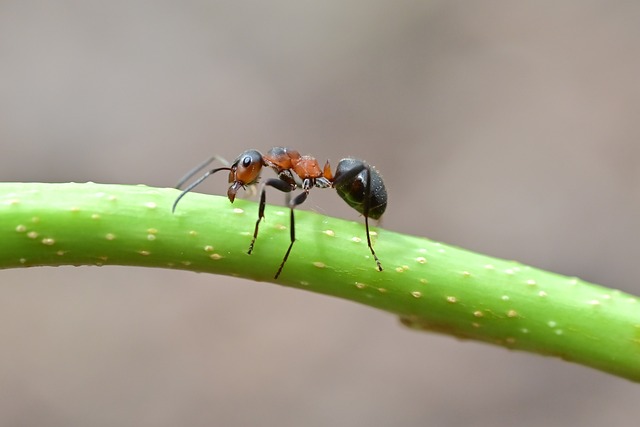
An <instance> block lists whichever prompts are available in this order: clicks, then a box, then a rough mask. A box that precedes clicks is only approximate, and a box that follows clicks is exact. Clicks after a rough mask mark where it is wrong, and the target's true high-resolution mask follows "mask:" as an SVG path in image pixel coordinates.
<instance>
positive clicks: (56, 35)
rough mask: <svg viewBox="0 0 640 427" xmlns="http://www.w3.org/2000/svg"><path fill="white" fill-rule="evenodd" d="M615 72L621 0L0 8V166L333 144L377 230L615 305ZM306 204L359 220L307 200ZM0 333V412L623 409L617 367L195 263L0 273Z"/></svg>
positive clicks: (426, 414)
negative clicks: (471, 254)
mask: <svg viewBox="0 0 640 427" xmlns="http://www.w3.org/2000/svg"><path fill="white" fill-rule="evenodd" d="M638 76H640V2H634V1H615V0H592V1H577V0H576V1H534V0H527V1H519V2H507V1H478V2H461V1H426V0H422V1H408V0H407V1H404V0H400V1H398V0H396V1H393V2H392V1H362V0H359V1H358V0H356V1H334V0H329V1H318V2H313V1H285V0H281V1H234V2H231V1H230V2H222V1H204V0H200V1H198V0H186V1H181V2H169V1H153V2H152V1H147V2H145V1H130V0H128V1H119V0H116V1H109V2H95V1H17V0H16V1H8V0H4V1H1V2H0V180H2V181H77V182H82V181H88V180H91V181H96V182H105V183H144V184H148V185H153V186H172V185H173V184H174V183H175V181H176V180H177V179H178V178H179V177H180V176H181V175H182V174H183V173H184V172H185V171H186V170H188V169H189V168H190V167H192V166H193V165H195V164H197V163H198V162H199V161H201V160H202V159H204V158H206V157H207V156H209V155H211V154H214V153H218V154H221V155H223V156H225V157H227V158H233V157H235V156H236V155H237V154H238V153H239V152H240V151H242V150H244V149H246V148H258V149H260V150H267V149H268V148H269V147H271V146H274V145H286V146H291V147H295V148H297V149H299V150H300V151H301V152H304V153H309V154H313V155H315V156H316V157H318V158H319V159H320V161H324V160H325V159H327V158H329V159H331V160H333V161H334V162H335V161H337V160H339V159H340V158H342V157H344V156H347V155H355V156H357V157H361V158H365V159H367V160H368V161H369V162H371V163H372V164H374V165H376V166H377V167H378V168H379V170H381V171H382V173H383V174H384V177H385V181H386V184H387V187H388V190H389V192H390V205H389V208H388V210H387V214H386V216H385V220H384V226H385V227H387V228H389V229H392V230H396V231H401V232H406V233H412V234H418V235H423V236H427V237H430V238H433V239H436V240H441V241H444V242H447V243H451V244H455V245H459V246H462V247H466V248H469V249H472V250H476V251H480V252H484V253H488V254H491V255H494V256H498V257H503V258H510V259H517V260H520V261H522V262H524V263H527V264H531V265H534V266H538V267H542V268H546V269H550V270H553V271H557V272H559V273H564V274H568V275H576V276H580V277H582V278H584V279H586V280H589V281H593V282H598V283H603V284H606V285H608V286H611V287H615V288H619V289H623V290H626V291H628V292H632V293H635V294H640V285H639V284H638V280H637V277H638V275H637V265H638V260H639V259H640V249H638V236H639V231H640V201H639V197H640V171H639V168H638V158H639V156H640V144H639V139H640V116H639V112H640V85H639V84H638ZM201 191H206V192H211V193H218V194H224V191H225V183H224V178H223V177H219V178H218V179H217V180H216V179H213V180H211V181H210V182H208V183H207V185H205V186H203V187H202V188H201ZM272 201H274V202H276V201H279V200H277V198H276V197H274V198H272ZM305 206H306V208H307V209H314V210H317V211H320V212H324V213H327V214H331V215H336V216H342V217H345V218H349V219H356V218H357V214H356V213H355V211H352V210H351V209H349V208H348V206H346V204H344V203H343V202H342V201H341V200H339V199H338V198H337V197H336V195H335V194H330V192H314V193H313V194H312V197H311V198H310V200H309V201H308V202H307V203H306V204H305ZM212 214H213V213H212ZM381 256H382V255H381ZM0 343H1V348H0V425H3V426H5V425H6V426H89V425H90V426H176V425H185V426H186V425H188V426H209V425H263V426H307V427H313V426H327V425H332V426H333V425H358V426H364V425H366V426H389V425H407V426H408V425H433V426H462V425H473V426H511V425H518V426H538V425H564V426H574V425H575V426H577V425H580V426H601V425H607V426H609V427H612V426H629V425H633V424H634V423H636V422H637V420H638V418H639V417H640V405H638V402H640V388H639V387H638V385H635V384H632V383H630V382H627V381H625V380H622V379H619V378H615V377H612V376H609V375H606V374H603V373H600V372H597V371H594V370H590V369H587V368H583V367H580V366H574V365H571V364H568V363H564V362H561V361H559V360H555V359H547V358H542V357H537V356H533V355H529V354H522V353H510V352H508V351H506V350H504V349H502V348H499V347H492V346H487V345H483V344H477V343H472V342H458V341H456V340H454V339H452V338H450V337H444V336H437V335H430V334H420V333H416V332H412V331H409V330H406V329H403V328H402V327H401V326H400V325H399V324H398V322H397V321H396V319H395V318H393V317H392V316H390V315H388V314H386V313H384V312H379V311H376V310H372V309H369V308H367V307H364V306H359V305H356V304H353V303H349V302H346V301H341V300H338V299H333V298H328V297H324V296H320V295H315V294H311V293H305V292H300V291H296V290H291V289H287V288H283V287H279V286H273V285H268V284H257V283H252V282H247V281H244V280H238V279H232V278H228V277H219V276H212V275H196V274H190V273H185V272H175V271H167V270H164V271H163V270H151V269H134V268H118V267H103V268H73V267H65V268H57V269H53V268H40V269H30V270H11V271H4V272H1V274H0Z"/></svg>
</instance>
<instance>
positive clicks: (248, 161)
mask: <svg viewBox="0 0 640 427" xmlns="http://www.w3.org/2000/svg"><path fill="white" fill-rule="evenodd" d="M242 166H244V167H245V168H248V167H249V166H251V156H246V157H245V158H244V159H242Z"/></svg>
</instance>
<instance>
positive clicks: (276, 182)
mask: <svg viewBox="0 0 640 427" xmlns="http://www.w3.org/2000/svg"><path fill="white" fill-rule="evenodd" d="M267 185H268V186H270V187H273V188H275V189H276V190H280V191H282V192H283V193H289V192H291V191H293V189H294V188H295V187H292V186H291V184H289V183H287V182H284V181H282V180H280V179H276V178H271V179H268V180H267V181H266V182H265V183H264V184H263V185H262V191H261V192H260V204H259V205H258V220H257V221H256V227H255V228H254V229H253V239H251V244H250V245H249V250H248V251H247V253H248V254H249V255H251V252H253V246H254V245H255V243H256V239H257V238H258V227H259V226H260V221H262V219H263V218H264V208H265V206H266V204H267V193H266V189H265V186H267Z"/></svg>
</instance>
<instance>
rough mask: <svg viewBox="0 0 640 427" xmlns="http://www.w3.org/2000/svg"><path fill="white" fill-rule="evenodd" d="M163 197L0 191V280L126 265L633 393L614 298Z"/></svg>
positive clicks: (84, 188)
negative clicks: (290, 297) (292, 297)
mask: <svg viewBox="0 0 640 427" xmlns="http://www.w3.org/2000/svg"><path fill="white" fill-rule="evenodd" d="M178 194H179V193H178V191H177V190H174V189H160V188H150V187H145V186H128V185H101V184H93V183H87V184H74V183H69V184H39V183H29V184H26V183H7V184H0V242H1V243H0V268H2V269H5V268H16V267H33V266H47V265H48V266H59V265H130V266H144V267H159V268H173V269H183V270H190V271H197V272H209V273H216V274H227V275H232V276H238V277H245V278H248V279H253V280H258V281H271V282H275V283H278V284H280V285H286V286H291V287H295V288H299V289H305V290H308V291H312V292H318V293H322V294H328V295H333V296H336V297H340V298H346V299H349V300H352V301H356V302H359V303H362V304H366V305H369V306H372V307H376V308H379V309H382V310H386V311H389V312H391V313H394V314H397V315H399V316H400V318H401V320H402V322H403V323H404V324H406V325H407V326H410V327H413V328H416V329H422V330H429V331H436V332H441V333H447V334H451V335H453V336H456V337H460V338H468V339H474V340H480V341H484V342H489V343H493V344H498V345H501V346H504V347H507V348H510V349H517V350H525V351H532V352H535V353H540V354H545V355H552V356H558V357H561V358H563V359H565V360H569V361H572V362H576V363H581V364H584V365H587V366H591V367H593V368H596V369H600V370H603V371H606V372H610V373H612V374H616V375H619V376H622V377H625V378H628V379H631V380H634V381H639V380H640V301H639V299H638V298H636V297H634V296H631V295H629V294H625V293H623V292H620V291H617V290H612V289H608V288H605V287H601V286H598V285H594V284H590V283H586V282H584V281H582V280H580V279H577V278H570V277H565V276H561V275H558V274H554V273H549V272H546V271H542V270H539V269H536V268H532V267H527V266H524V265H521V264H519V263H516V262H513V261H504V260H500V259H496V258H492V257H488V256H484V255H479V254H475V253H472V252H469V251H465V250H462V249H459V248H455V247H452V246H448V245H444V244H441V243H436V242H433V241H431V240H427V239H424V238H420V237H414V236H408V235H402V234H398V233H394V232H391V231H388V230H383V229H377V235H374V236H373V237H374V238H373V241H374V245H375V248H376V253H377V254H378V256H379V257H380V260H381V261H382V264H383V266H384V268H385V269H384V271H382V272H379V271H377V269H376V266H375V262H374V261H373V259H372V257H371V253H370V252H369V249H368V248H367V244H366V236H365V235H364V226H363V224H362V223H359V222H353V221H344V220H340V219H336V218H330V217H326V216H321V215H318V214H315V213H311V212H306V211H296V237H297V241H296V243H295V245H294V247H293V250H292V252H291V256H290V257H289V260H288V262H287V264H286V266H285V267H284V270H283V272H282V275H281V276H280V278H279V279H278V280H277V281H275V280H273V275H274V274H275V272H276V270H277V268H278V266H279V265H280V262H281V260H282V256H283V255H284V252H285V250H286V248H287V245H288V243H289V212H288V210H287V209H285V208H282V207H273V206H267V210H266V218H265V220H264V221H263V222H262V224H261V228H260V235H259V237H258V239H257V241H256V245H255V248H254V252H253V253H252V254H251V255H248V254H247V248H248V246H249V242H250V240H251V236H252V232H253V228H254V225H255V221H256V219H257V206H256V204H255V203H253V202H248V201H245V200H236V202H235V203H234V204H231V203H229V201H228V200H227V199H226V198H223V197H218V196H207V195H202V194H196V193H193V194H191V193H190V194H188V195H187V196H186V197H184V198H183V199H182V201H181V202H180V204H179V205H178V207H177V209H176V212H175V214H172V213H171V206H172V204H173V201H174V200H175V198H176V197H177V195H178Z"/></svg>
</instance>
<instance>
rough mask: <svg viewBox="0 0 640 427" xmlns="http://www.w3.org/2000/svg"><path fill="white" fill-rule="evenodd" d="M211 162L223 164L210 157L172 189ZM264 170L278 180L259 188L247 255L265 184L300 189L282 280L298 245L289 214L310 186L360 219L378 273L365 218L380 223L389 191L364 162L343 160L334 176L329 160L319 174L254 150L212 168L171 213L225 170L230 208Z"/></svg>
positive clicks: (294, 157)
mask: <svg viewBox="0 0 640 427" xmlns="http://www.w3.org/2000/svg"><path fill="white" fill-rule="evenodd" d="M214 160H221V161H223V162H225V161H224V160H223V159H221V158H220V157H217V156H214V157H211V158H210V159H208V160H207V161H206V162H204V163H202V164H201V165H199V166H197V167H196V168H194V169H193V170H191V171H189V172H188V173H187V174H186V175H185V176H184V177H183V178H182V179H181V180H180V181H179V182H178V184H177V185H176V188H178V189H179V188H180V187H181V186H182V185H183V184H184V183H185V182H186V181H188V180H189V179H190V178H191V177H193V175H195V174H196V173H198V172H199V171H201V170H202V169H204V168H205V167H207V166H208V165H209V164H210V163H211V162H213V161H214ZM225 163H226V162H225ZM263 166H268V167H270V168H271V169H273V170H274V171H275V172H276V174H278V177H277V178H270V179H268V180H266V181H265V182H264V184H263V185H262V191H261V193H260V204H259V207H258V220H257V221H256V226H255V229H254V230H253V238H252V239H251V244H250V245H249V251H248V253H249V254H251V252H252V251H253V246H254V245H255V243H256V239H257V237H258V228H259V226H260V222H261V221H262V219H263V218H264V209H265V205H266V191H265V186H267V185H268V186H270V187H273V188H275V189H276V190H280V191H282V192H284V193H290V192H292V191H294V190H296V189H301V190H302V193H300V194H298V195H297V196H296V197H294V198H293V199H292V200H290V201H289V209H290V233H291V242H290V243H289V248H288V249H287V252H286V253H285V255H284V258H283V259H282V263H281V264H280V267H279V268H278V271H277V272H276V275H275V278H276V279H277V278H278V276H280V273H281V272H282V268H283V267H284V264H285V263H286V262H287V258H289V254H290V253H291V248H293V243H294V242H295V240H296V230H295V217H294V214H293V209H294V208H295V207H296V206H298V205H301V204H302V203H304V201H305V200H307V196H308V195H309V191H310V190H311V188H313V187H318V188H335V189H336V191H337V192H338V195H339V196H340V197H341V198H342V200H344V201H345V202H347V204H348V205H349V206H351V207H352V208H353V209H355V210H357V211H358V212H360V213H361V214H362V215H363V216H364V224H365V228H366V232H367V244H368V245H369V249H370V250H371V255H373V258H374V260H375V262H376V266H377V267H378V270H379V271H382V264H380V260H379V259H378V256H377V255H376V253H375V251H374V250H373V246H372V245H371V237H370V233H369V218H373V219H380V217H381V216H382V214H383V213H384V211H385V209H386V208H387V190H386V189H385V186H384V183H383V182H382V176H380V174H379V173H378V171H377V170H376V169H375V168H373V167H372V166H370V165H368V164H367V163H365V162H364V161H362V160H358V159H353V158H346V159H342V160H340V162H339V163H338V167H337V168H336V172H335V174H333V173H332V172H331V167H330V165H329V162H328V161H327V163H326V164H325V166H324V168H323V169H320V165H319V164H318V161H317V160H316V159H315V158H313V157H311V156H301V155H300V153H298V152H297V151H295V150H292V149H289V148H284V147H274V148H272V149H270V150H269V151H268V152H267V154H264V155H263V154H261V153H260V152H259V151H257V150H247V151H245V152H243V153H242V154H240V155H239V156H238V158H237V159H235V160H234V161H233V163H232V164H231V166H225V167H220V168H215V169H211V170H209V171H208V172H206V173H205V174H204V175H202V176H201V177H200V178H198V179H197V180H196V181H194V182H193V183H192V184H190V185H189V186H188V187H187V188H185V189H184V191H183V192H182V193H181V194H180V195H179V196H178V198H177V199H176V201H175V202H174V203H173V208H172V212H173V211H175V209H176V206H177V205H178V202H179V201H180V199H182V197H183V196H184V195H185V194H187V193H188V192H189V191H191V190H193V189H194V188H195V187H196V186H197V185H199V184H200V183H201V182H202V181H204V180H205V179H207V177H209V176H210V175H213V174H214V173H216V172H219V171H222V170H227V171H229V183H230V184H231V185H230V186H229V189H228V190H227V197H228V198H229V200H230V201H231V203H233V201H234V200H235V198H236V194H237V192H238V190H240V189H241V188H244V189H246V188H247V187H248V186H252V185H255V184H257V183H258V180H259V178H260V172H261V170H262V167H263Z"/></svg>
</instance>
